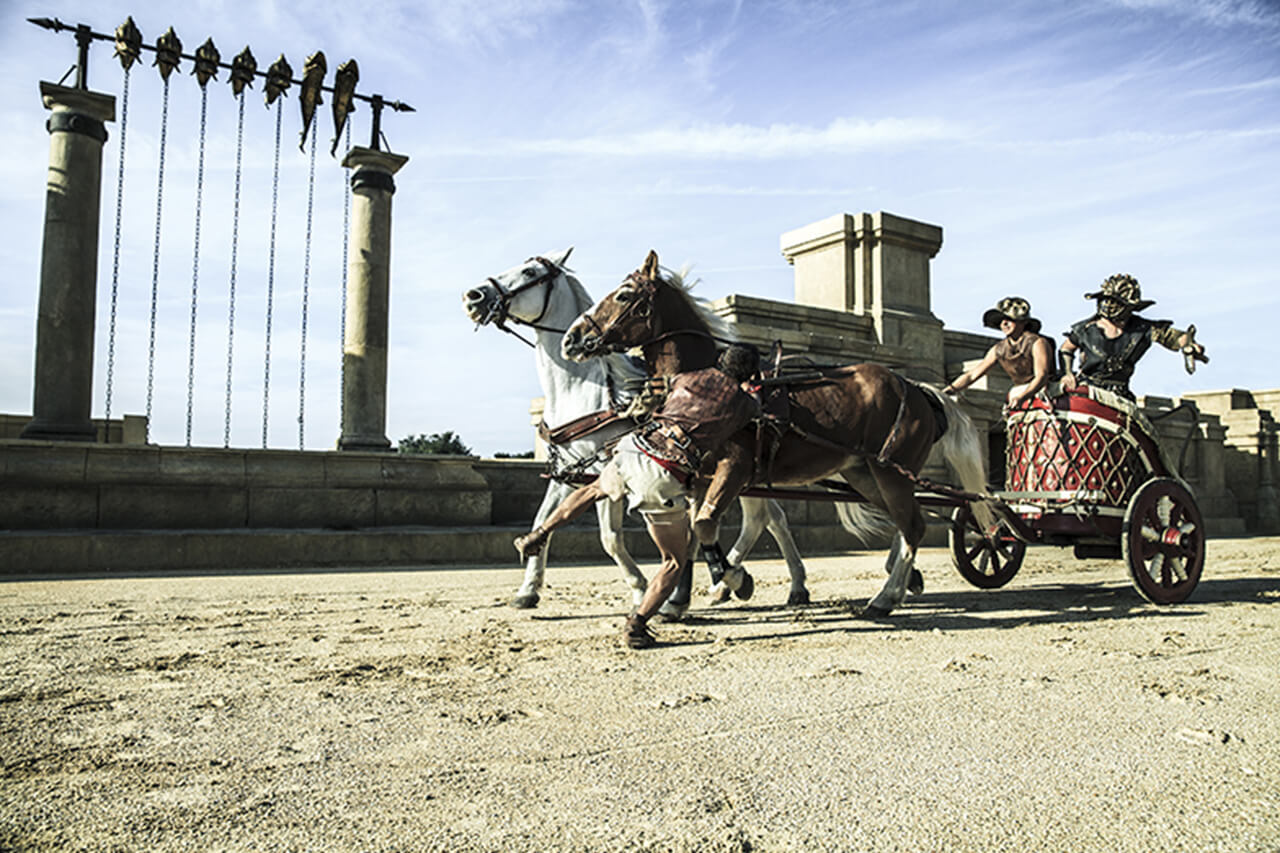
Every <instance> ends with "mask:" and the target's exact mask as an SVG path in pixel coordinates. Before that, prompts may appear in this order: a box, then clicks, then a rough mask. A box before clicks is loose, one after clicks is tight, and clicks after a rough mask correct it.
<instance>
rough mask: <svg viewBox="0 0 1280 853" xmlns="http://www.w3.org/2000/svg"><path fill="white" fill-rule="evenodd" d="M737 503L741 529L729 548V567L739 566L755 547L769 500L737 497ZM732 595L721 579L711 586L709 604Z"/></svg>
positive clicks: (763, 526)
mask: <svg viewBox="0 0 1280 853" xmlns="http://www.w3.org/2000/svg"><path fill="white" fill-rule="evenodd" d="M738 503H739V505H740V506H741V507H742V530H741V531H740V532H739V533H738V539H737V541H736V542H734V543H733V547H732V548H730V549H729V553H728V555H727V556H726V557H725V562H726V563H728V564H729V566H730V567H731V568H735V569H736V568H740V567H741V566H742V561H743V560H745V559H746V557H747V554H749V553H751V549H752V548H754V547H755V544H756V542H757V541H758V540H759V539H760V534H761V533H764V531H765V527H766V525H767V524H768V508H767V506H766V505H767V504H768V503H770V501H767V500H765V499H764V498H745V497H744V498H739V499H738ZM732 596H733V590H731V589H729V585H728V584H726V583H725V582H724V580H723V579H721V580H720V581H719V582H717V583H715V584H713V585H712V587H711V604H713V605H715V604H724V603H725V602H726V601H728V600H729V599H730V598H731V597H732Z"/></svg>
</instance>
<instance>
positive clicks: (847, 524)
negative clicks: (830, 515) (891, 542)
mask: <svg viewBox="0 0 1280 853" xmlns="http://www.w3.org/2000/svg"><path fill="white" fill-rule="evenodd" d="M836 516H837V517H839V519H840V526H841V527H843V528H844V529H845V530H847V531H849V532H850V533H852V534H853V535H854V537H855V538H856V539H857V540H858V541H859V542H861V543H862V544H863V545H867V546H871V545H872V544H873V543H872V541H871V540H872V539H881V538H885V537H889V536H892V535H893V534H894V533H897V532H898V528H897V526H896V525H895V524H894V523H893V519H891V518H889V513H887V512H885V511H884V510H882V509H880V508H879V507H877V506H872V505H871V504H869V503H845V502H843V501H841V502H838V503H837V504H836Z"/></svg>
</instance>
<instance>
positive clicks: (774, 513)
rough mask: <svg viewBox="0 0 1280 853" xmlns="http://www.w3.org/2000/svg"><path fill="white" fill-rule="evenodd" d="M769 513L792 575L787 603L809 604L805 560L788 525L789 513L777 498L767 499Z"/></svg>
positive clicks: (774, 536)
mask: <svg viewBox="0 0 1280 853" xmlns="http://www.w3.org/2000/svg"><path fill="white" fill-rule="evenodd" d="M765 510H766V512H767V514H768V522H767V526H768V528H769V533H770V534H771V535H772V536H773V539H774V541H775V542H777V543H778V547H779V548H780V549H782V556H783V558H784V559H785V560H786V561H787V571H788V572H789V573H790V575H791V592H790V593H789V594H788V595H787V604H790V605H796V604H808V603H809V588H808V587H807V586H805V571H804V560H803V559H801V557H800V549H799V548H797V547H796V540H795V539H793V538H792V537H791V528H790V527H788V526H787V514H786V513H785V512H783V511H782V506H781V505H780V504H779V503H778V502H777V501H775V500H768V501H765Z"/></svg>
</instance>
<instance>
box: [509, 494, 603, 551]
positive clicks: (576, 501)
mask: <svg viewBox="0 0 1280 853" xmlns="http://www.w3.org/2000/svg"><path fill="white" fill-rule="evenodd" d="M603 497H605V493H604V491H602V490H601V489H600V487H599V486H597V485H596V484H595V483H588V484H587V485H585V486H581V487H579V488H578V490H577V491H575V492H574V493H573V494H571V495H569V497H567V498H565V499H564V500H563V501H561V502H560V506H558V507H556V508H555V510H554V511H553V512H552V513H551V514H550V515H549V516H547V520H546V521H544V522H542V524H540V525H539V526H537V527H535V528H534V529H533V530H532V531H531V532H529V533H527V534H525V535H524V536H520V537H518V538H517V539H516V541H515V543H514V544H515V546H516V550H517V551H519V552H520V556H521V557H526V556H528V555H530V554H537V553H538V552H539V551H541V550H542V546H543V545H544V544H545V543H546V541H547V537H549V536H550V535H551V532H552V531H553V530H555V529H556V528H557V527H559V526H560V525H562V524H566V523H568V522H570V521H572V520H573V519H575V518H577V517H578V516H579V515H581V514H582V513H583V512H585V511H586V509H587V507H589V506H591V505H592V504H593V503H595V502H596V501H598V500H600V499H601V498H603Z"/></svg>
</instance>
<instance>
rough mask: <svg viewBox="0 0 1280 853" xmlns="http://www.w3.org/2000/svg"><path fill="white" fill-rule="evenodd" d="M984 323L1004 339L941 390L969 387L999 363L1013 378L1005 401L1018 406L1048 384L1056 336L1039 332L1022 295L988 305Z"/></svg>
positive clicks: (956, 390)
mask: <svg viewBox="0 0 1280 853" xmlns="http://www.w3.org/2000/svg"><path fill="white" fill-rule="evenodd" d="M982 325H984V326H986V327H987V328H990V329H999V330H1000V331H1001V332H1003V333H1004V339H1003V340H1001V341H1000V342H999V343H997V344H996V345H995V346H993V347H991V349H989V350H987V354H986V355H985V356H983V358H982V361H980V362H978V363H977V364H975V365H974V366H973V367H971V368H969V369H968V370H967V371H965V372H964V373H962V374H960V375H959V376H957V377H956V378H955V379H953V380H951V382H950V383H949V384H948V385H947V386H946V387H945V388H943V389H942V390H943V392H944V393H946V394H955V393H957V392H958V391H960V390H961V389H963V388H968V387H969V386H970V385H972V384H973V383H974V382H977V381H978V380H979V379H981V378H982V377H983V376H985V375H986V373H987V371H989V370H990V369H991V368H992V367H995V366H996V365H997V364H998V365H1000V367H1002V368H1003V369H1004V372H1005V373H1007V374H1009V378H1010V379H1011V380H1012V381H1013V387H1012V388H1010V389H1009V394H1008V396H1007V397H1006V401H1007V403H1008V406H1009V408H1010V409H1016V408H1018V407H1019V406H1021V405H1022V404H1023V403H1024V402H1025V401H1027V400H1030V399H1031V398H1032V397H1034V396H1035V395H1036V394H1038V393H1040V391H1041V389H1043V388H1044V387H1045V386H1046V385H1048V384H1049V380H1050V378H1051V373H1052V370H1053V340H1052V339H1051V338H1048V337H1045V336H1044V335H1042V334H1040V321H1039V320H1037V319H1036V318H1035V317H1032V316H1031V303H1030V302H1028V301H1027V300H1025V299H1023V298H1022V297H1021V296H1006V297H1005V298H1004V299H1001V300H1000V301H999V302H997V303H996V307H994V308H988V309H987V311H986V312H985V313H983V315H982Z"/></svg>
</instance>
